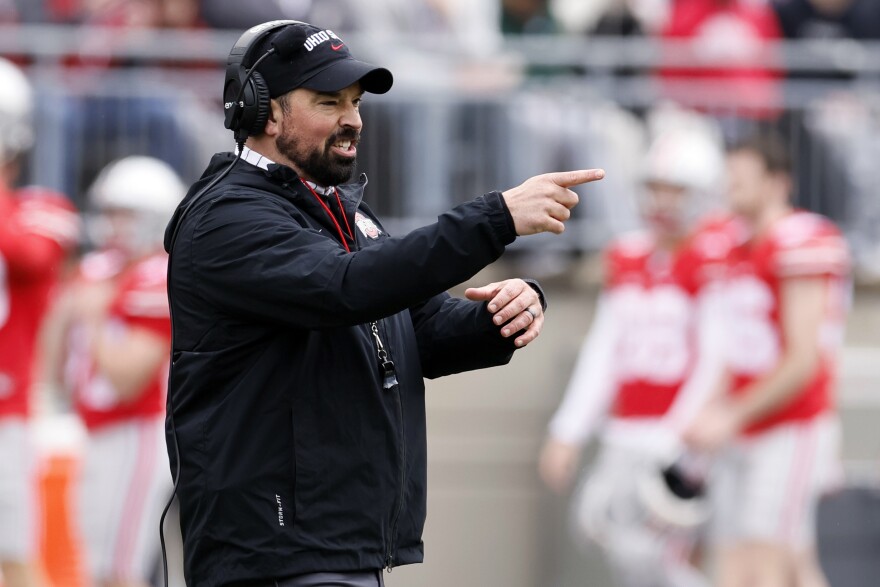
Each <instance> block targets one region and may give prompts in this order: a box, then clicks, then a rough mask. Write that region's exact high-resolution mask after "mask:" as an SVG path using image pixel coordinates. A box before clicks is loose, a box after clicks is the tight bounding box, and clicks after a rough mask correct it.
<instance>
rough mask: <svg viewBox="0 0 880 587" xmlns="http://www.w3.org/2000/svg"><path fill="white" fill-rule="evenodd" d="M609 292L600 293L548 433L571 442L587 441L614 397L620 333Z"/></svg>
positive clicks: (559, 439)
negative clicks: (615, 360)
mask: <svg viewBox="0 0 880 587" xmlns="http://www.w3.org/2000/svg"><path fill="white" fill-rule="evenodd" d="M610 297H611V296H610V294H604V295H602V296H600V298H599V301H598V302H597V307H596V317H595V318H594V320H593V324H592V326H591V327H590V332H589V334H588V335H587V337H586V339H585V340H584V343H583V345H582V346H581V350H580V353H579V354H578V358H577V361H576V362H575V367H574V371H573V372H572V376H571V379H570V380H569V382H568V387H567V388H566V391H565V395H564V397H563V399H562V403H561V404H560V405H559V408H558V409H557V410H556V413H555V414H554V415H553V418H552V419H551V420H550V426H549V433H550V436H552V437H553V438H554V439H556V440H558V441H561V442H566V443H569V444H578V445H580V444H584V443H585V442H586V441H587V440H589V438H590V437H591V436H592V435H593V434H594V433H595V431H596V428H597V427H598V425H599V422H600V421H601V420H602V419H603V418H604V416H605V414H606V413H607V411H608V407H609V406H610V404H611V401H612V399H613V398H614V392H615V390H616V387H617V385H616V383H617V382H616V375H615V369H614V350H615V348H616V346H617V339H618V336H619V333H618V326H617V324H616V323H615V322H616V321H615V319H614V312H613V310H612V308H611V303H612V302H611V300H610V299H609V298H610Z"/></svg>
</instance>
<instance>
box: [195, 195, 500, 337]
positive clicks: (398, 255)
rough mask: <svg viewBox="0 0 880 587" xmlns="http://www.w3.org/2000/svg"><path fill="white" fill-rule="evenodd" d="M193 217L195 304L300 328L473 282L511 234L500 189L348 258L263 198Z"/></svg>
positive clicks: (218, 205) (227, 202) (395, 308)
mask: <svg viewBox="0 0 880 587" xmlns="http://www.w3.org/2000/svg"><path fill="white" fill-rule="evenodd" d="M196 220H197V222H198V223H197V225H196V226H195V229H194V231H193V234H192V241H191V244H190V251H191V263H192V266H191V268H190V269H191V272H192V279H193V280H194V283H195V284H196V285H195V287H196V289H197V293H198V294H199V295H200V296H201V297H202V298H204V299H206V300H207V301H208V302H209V303H212V304H215V305H216V306H217V307H218V308H220V309H222V310H223V311H225V312H228V313H231V314H233V315H246V316H248V317H249V318H252V319H264V320H266V321H273V322H281V323H285V324H289V325H293V326H298V327H302V328H308V329H319V328H333V327H339V326H346V325H352V324H360V323H363V322H367V321H370V320H375V319H379V318H382V317H386V316H390V315H392V314H395V313H397V312H400V311H403V310H405V309H407V308H409V307H411V306H413V305H415V304H417V303H419V302H420V301H422V300H425V299H428V298H430V297H432V296H434V295H437V294H438V293H441V292H443V291H445V290H447V289H449V288H450V287H453V286H454V285H456V284H458V283H461V282H462V281H465V280H466V279H468V278H470V277H472V276H473V275H475V274H476V273H477V272H478V271H480V270H481V269H482V268H483V267H485V266H486V265H488V264H490V263H491V262H493V261H494V260H496V259H497V258H498V257H499V256H500V255H501V253H502V252H503V251H504V247H505V245H507V244H509V243H510V242H512V241H513V240H514V238H515V237H516V233H515V230H514V227H513V222H512V220H511V218H510V214H509V212H508V211H507V209H506V207H505V205H504V201H503V198H502V197H501V194H500V193H498V192H492V193H490V194H487V195H485V196H482V197H480V198H477V199H475V200H473V201H471V202H467V203H465V204H462V205H460V206H458V207H456V208H454V209H452V210H451V211H449V212H447V213H445V214H443V215H441V216H440V217H439V218H438V221H437V222H436V223H434V224H431V225H428V226H425V227H422V228H420V229H417V230H414V231H413V232H411V233H409V234H408V235H406V236H403V237H394V238H388V239H386V240H384V241H382V242H381V243H378V244H376V245H373V246H370V247H366V248H364V249H362V250H360V251H356V252H353V253H346V252H345V251H344V250H343V249H342V248H340V247H339V245H338V244H337V243H336V241H334V240H332V239H331V238H329V237H328V236H327V235H326V234H321V233H320V232H319V231H318V230H315V229H312V228H306V227H303V226H301V225H300V224H298V223H297V222H296V221H295V220H294V218H293V217H292V216H291V212H290V211H289V210H287V209H285V207H284V205H283V203H281V202H280V201H279V200H277V199H275V198H273V197H272V196H269V195H256V196H254V195H251V196H248V197H237V196H234V195H230V196H225V197H221V198H218V199H216V200H214V202H213V203H212V205H211V206H210V207H208V208H207V209H206V211H205V212H204V213H203V214H202V215H200V216H198V217H196ZM183 268H185V266H183Z"/></svg>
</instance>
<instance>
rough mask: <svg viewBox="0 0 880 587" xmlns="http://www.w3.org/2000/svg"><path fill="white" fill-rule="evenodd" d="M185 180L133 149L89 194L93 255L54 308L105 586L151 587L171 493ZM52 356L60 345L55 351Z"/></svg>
mask: <svg viewBox="0 0 880 587" xmlns="http://www.w3.org/2000/svg"><path fill="white" fill-rule="evenodd" d="M184 191H185V189H184V185H183V184H182V182H181V181H180V179H179V178H178V177H177V175H176V174H175V173H174V171H173V170H172V169H171V168H170V167H169V166H168V165H167V164H165V163H163V162H161V161H159V160H157V159H153V158H150V157H142V156H133V157H126V158H124V159H120V160H118V161H115V162H113V163H111V164H109V165H108V166H107V167H105V168H104V169H103V170H102V171H101V173H100V174H99V175H98V177H97V178H96V179H95V182H94V183H93V185H92V186H91V188H90V190H89V203H90V206H91V208H92V209H93V212H94V213H95V214H94V215H93V216H92V217H91V218H90V219H89V222H88V223H87V227H88V229H89V230H88V233H89V236H90V239H91V240H92V241H93V242H94V243H95V244H96V245H97V249H96V250H95V251H94V252H92V253H90V254H88V255H86V256H85V257H84V258H83V260H82V262H81V263H80V266H79V269H78V272H77V275H76V276H75V277H74V278H73V280H72V282H71V283H70V284H68V286H67V288H66V291H65V293H64V294H63V295H62V296H60V298H59V302H58V307H56V309H55V311H54V312H53V319H54V320H56V321H57V322H58V323H57V324H56V325H55V330H56V332H63V333H64V334H63V336H58V337H57V339H58V340H60V341H63V344H64V347H65V348H64V352H63V353H61V356H62V357H63V358H62V359H61V361H60V362H61V363H62V366H60V367H59V366H56V369H55V375H56V377H61V378H62V379H63V381H64V383H63V385H64V387H65V388H67V389H69V390H70V391H71V392H72V394H73V403H74V406H75V408H76V411H77V412H78V414H79V416H80V418H81V419H82V422H83V423H84V424H85V427H86V429H87V431H88V440H87V444H86V450H85V462H84V466H83V471H82V478H81V483H80V486H79V492H78V493H79V501H78V503H79V515H78V518H79V527H80V533H81V535H82V537H83V541H84V544H85V550H86V555H87V560H88V571H89V575H90V576H91V578H92V580H93V581H94V582H95V584H97V585H101V586H105V587H109V586H113V587H128V586H131V587H144V586H146V585H148V584H149V579H150V575H151V572H152V569H153V565H154V564H155V561H156V557H157V555H158V547H159V541H158V532H157V530H158V520H159V515H160V513H161V511H162V506H163V505H164V502H165V501H166V500H167V498H168V495H169V492H170V484H169V479H168V457H167V454H166V452H165V440H164V416H165V392H166V386H167V377H168V357H169V352H170V347H169V345H170V336H171V323H170V318H169V313H168V298H167V293H166V285H165V284H166V270H167V255H166V254H165V253H164V251H163V250H162V245H161V242H162V236H163V231H164V227H165V224H166V223H167V221H168V219H169V218H170V217H171V214H172V212H173V211H174V209H175V207H176V205H177V203H178V202H179V201H180V199H181V198H182V197H183V194H184ZM49 355H50V356H52V355H53V353H49Z"/></svg>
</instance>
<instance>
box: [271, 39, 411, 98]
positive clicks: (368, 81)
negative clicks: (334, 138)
mask: <svg viewBox="0 0 880 587" xmlns="http://www.w3.org/2000/svg"><path fill="white" fill-rule="evenodd" d="M272 47H274V48H275V53H274V54H273V55H270V56H269V57H267V58H266V59H264V60H263V62H262V63H260V64H259V65H258V66H257V71H259V72H260V74H261V75H262V76H263V79H264V80H265V81H266V85H267V86H268V88H269V95H270V97H272V98H277V97H278V96H281V95H283V94H286V93H287V92H289V91H291V90H294V89H296V88H308V89H310V90H315V91H318V92H338V91H340V90H342V89H344V88H347V87H348V86H350V85H352V84H354V83H355V82H360V84H361V89H363V90H364V91H365V92H370V93H372V94H384V93H385V92H387V91H388V90H390V89H391V85H392V83H393V82H394V78H393V77H392V75H391V72H390V71H388V70H387V69H385V68H384V67H377V66H375V65H371V64H369V63H364V62H363V61H358V60H357V59H355V58H354V57H352V56H351V52H350V51H349V50H348V45H346V44H345V43H344V42H343V41H342V39H340V38H339V37H338V36H337V35H336V33H334V32H333V31H331V30H329V29H321V28H318V27H316V26H314V25H311V24H308V23H305V22H304V23H295V24H290V25H287V26H285V27H283V28H281V29H280V30H278V31H277V32H274V33H272V34H270V35H268V36H267V37H266V39H264V40H263V41H261V46H260V47H259V49H258V51H257V52H256V55H261V54H263V53H264V52H266V51H268V50H269V49H270V48H272Z"/></svg>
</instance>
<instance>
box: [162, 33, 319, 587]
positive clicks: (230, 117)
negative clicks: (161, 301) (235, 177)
mask: <svg viewBox="0 0 880 587" xmlns="http://www.w3.org/2000/svg"><path fill="white" fill-rule="evenodd" d="M296 24H304V23H303V22H301V21H298V20H273V21H270V22H266V23H263V24H260V25H257V26H255V27H252V28H250V29H248V30H247V31H245V33H244V34H243V35H242V36H241V37H239V39H238V41H236V42H235V45H234V46H233V47H232V51H230V52H229V58H228V59H227V60H226V79H225V81H224V82H223V109H224V110H225V118H224V121H223V124H224V126H226V128H228V129H229V130H231V131H232V132H233V133H234V135H235V143H236V145H237V146H238V149H237V156H236V157H235V159H233V161H232V163H230V164H229V165H228V166H227V167H226V169H224V170H223V172H222V173H221V174H220V175H218V176H217V177H215V178H214V179H213V181H211V182H210V183H209V184H208V185H206V186H205V187H204V188H202V189H201V190H199V192H198V193H196V194H195V195H194V196H193V197H192V198H190V201H189V202H188V203H187V204H186V206H184V208H183V209H182V210H181V212H180V215H179V217H178V218H177V224H176V226H175V227H174V232H172V233H171V239H170V240H169V245H168V284H169V285H170V284H171V255H172V253H173V252H174V243H175V242H176V241H177V232H178V230H179V229H180V227H181V225H182V224H183V218H184V216H186V214H187V212H189V210H190V208H192V206H193V204H195V203H196V202H197V201H198V200H199V199H200V198H201V197H202V196H203V195H204V194H205V193H207V192H208V191H209V190H210V189H211V188H213V187H214V186H215V185H217V183H219V182H220V181H221V180H222V179H223V178H224V177H226V176H227V175H228V174H229V172H230V171H232V168H233V167H235V164H236V163H238V161H239V160H240V159H241V154H242V150H243V148H244V142H245V141H246V140H247V138H248V137H249V136H251V135H257V134H261V133H262V132H263V129H264V128H265V126H266V120H267V119H268V117H269V108H270V105H269V104H270V100H271V98H270V96H269V87H268V86H267V85H266V81H265V80H264V79H263V76H262V75H260V73H259V72H258V71H257V66H258V65H259V64H260V63H261V62H262V61H263V60H264V59H265V58H267V57H269V56H270V55H273V54H275V53H279V52H280V53H281V54H282V56H289V53H290V48H289V47H290V45H291V43H292V42H293V35H291V37H290V38H287V39H279V40H278V41H279V42H278V43H273V46H272V47H270V48H269V49H268V50H266V51H265V52H264V53H263V54H262V55H260V57H259V59H257V60H256V61H253V63H252V65H250V66H247V65H246V64H247V63H251V62H252V59H253V54H254V53H255V52H256V49H257V47H258V46H259V45H260V42H261V41H262V40H263V39H264V38H266V36H267V35H269V34H271V33H272V32H274V31H276V30H278V29H280V28H284V27H286V26H289V25H296ZM169 292H170V288H169ZM168 307H169V310H171V299H170V293H169V300H168ZM171 311H172V312H173V310H171ZM171 323H172V336H171V339H172V341H173V340H174V334H173V331H174V319H173V318H172V320H171ZM172 344H173V342H172ZM171 352H172V355H173V352H174V350H173V349H172V351H171ZM171 359H172V362H173V360H174V357H173V356H172V357H171ZM169 376H170V374H169ZM171 400H172V398H171V392H170V389H169V392H168V397H167V399H166V410H167V412H168V419H169V422H170V425H171V436H172V439H173V440H174V453H175V455H176V457H177V462H176V467H175V469H176V470H175V472H174V490H173V491H172V492H171V497H169V498H168V503H166V504H165V508H164V509H163V510H162V516H161V518H160V519H159V542H160V543H161V545H162V572H163V576H164V579H165V587H168V555H167V552H166V550H165V517H166V516H167V514H168V510H169V509H170V508H171V504H172V503H173V501H174V496H175V495H176V494H177V486H178V484H179V483H180V447H179V445H178V442H177V429H176V428H175V426H174V409H173V404H172V401H171Z"/></svg>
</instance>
